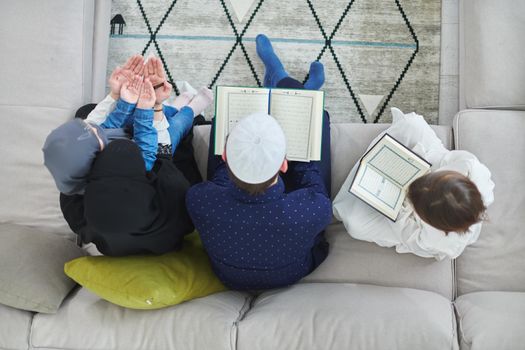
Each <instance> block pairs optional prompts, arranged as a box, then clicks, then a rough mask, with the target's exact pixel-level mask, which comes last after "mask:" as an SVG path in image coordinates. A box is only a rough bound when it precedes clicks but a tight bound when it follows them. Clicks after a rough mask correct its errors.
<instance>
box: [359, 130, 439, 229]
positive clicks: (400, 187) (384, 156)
mask: <svg viewBox="0 0 525 350" xmlns="http://www.w3.org/2000/svg"><path fill="white" fill-rule="evenodd" d="M430 167H431V164H430V163H428V162H427V161H426V160H424V159H423V158H421V157H420V156H418V155H417V154H416V153H414V152H412V151H411V150H410V149H408V148H407V147H405V146H404V145H403V144H401V143H399V142H398V141H396V140H395V139H394V138H393V137H391V136H390V135H388V134H385V135H384V136H383V137H382V138H381V139H379V141H378V142H377V143H376V144H375V145H373V146H372V147H371V148H370V149H369V150H368V152H366V153H365V154H364V155H363V157H362V158H361V160H360V163H359V167H358V169H357V172H356V175H355V177H354V179H353V181H352V184H351V185H350V188H349V192H350V193H352V194H354V195H355V196H357V197H358V198H360V199H361V200H363V201H364V202H365V203H367V204H368V205H370V206H372V207H373V208H374V209H376V210H378V211H379V212H380V213H382V214H383V215H385V216H386V217H388V218H389V219H391V220H393V221H395V220H396V219H397V216H398V214H399V211H400V210H401V206H402V204H403V201H404V200H405V197H406V192H407V190H408V186H409V185H410V184H411V183H412V182H413V181H415V180H416V179H417V178H419V177H421V176H423V175H425V174H426V173H428V172H429V171H430Z"/></svg>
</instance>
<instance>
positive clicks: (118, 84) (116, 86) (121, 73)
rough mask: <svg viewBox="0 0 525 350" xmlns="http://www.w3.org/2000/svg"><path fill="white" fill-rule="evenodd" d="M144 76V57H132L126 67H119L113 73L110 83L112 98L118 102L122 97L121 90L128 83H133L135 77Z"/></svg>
mask: <svg viewBox="0 0 525 350" xmlns="http://www.w3.org/2000/svg"><path fill="white" fill-rule="evenodd" d="M143 74H144V57H142V56H141V55H133V56H131V57H130V58H129V59H128V60H127V61H126V63H125V64H124V66H122V67H117V68H115V70H113V72H112V73H111V76H110V77H109V80H108V83H109V88H110V91H111V97H113V99H115V100H117V99H118V98H119V97H120V90H121V89H122V85H123V84H124V83H125V82H126V81H132V80H133V78H134V77H135V75H143Z"/></svg>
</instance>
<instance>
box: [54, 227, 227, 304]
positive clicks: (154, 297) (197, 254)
mask: <svg viewBox="0 0 525 350" xmlns="http://www.w3.org/2000/svg"><path fill="white" fill-rule="evenodd" d="M64 271H65V272H66V274H67V275H68V276H69V277H71V278H72V279H73V280H75V281H76V282H77V283H78V284H80V285H81V286H83V287H84V288H87V289H89V290H90V291H91V292H93V293H95V294H96V295H98V296H100V297H101V298H102V299H104V300H107V301H109V302H112V303H113V304H116V305H120V306H123V307H129V308H131V309H143V310H149V309H161V308H164V307H167V306H172V305H177V304H180V303H182V302H184V301H187V300H191V299H195V298H199V297H203V296H207V295H210V294H213V293H217V292H222V291H225V290H226V287H225V286H224V285H223V284H222V283H221V281H219V279H218V278H217V276H215V274H214V273H213V270H212V268H211V264H210V260H209V258H208V255H207V254H206V252H205V251H204V248H203V247H202V242H201V240H200V238H199V235H198V233H197V232H196V231H195V232H193V233H192V234H190V235H188V236H186V237H184V241H183V244H182V248H181V249H180V250H178V251H175V252H169V253H166V254H162V255H131V256H117V257H113V256H86V257H82V258H78V259H75V260H72V261H70V262H68V263H67V264H66V265H65V266H64Z"/></svg>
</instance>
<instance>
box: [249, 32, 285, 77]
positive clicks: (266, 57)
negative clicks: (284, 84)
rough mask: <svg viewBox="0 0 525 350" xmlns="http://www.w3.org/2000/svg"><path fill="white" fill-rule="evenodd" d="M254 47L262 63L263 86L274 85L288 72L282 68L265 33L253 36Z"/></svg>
mask: <svg viewBox="0 0 525 350" xmlns="http://www.w3.org/2000/svg"><path fill="white" fill-rule="evenodd" d="M255 48H256V50H257V54H258V55H259V57H260V58H261V61H263V63H264V68H265V73H264V86H266V87H275V86H276V85H277V82H278V81H279V80H281V79H283V78H286V77H287V76H288V73H286V71H285V70H284V67H283V64H282V63H281V61H280V60H279V57H277V55H276V54H275V52H274V51H273V47H272V44H271V42H270V39H268V37H267V36H266V35H264V34H259V35H257V38H255Z"/></svg>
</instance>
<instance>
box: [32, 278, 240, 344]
mask: <svg viewBox="0 0 525 350" xmlns="http://www.w3.org/2000/svg"><path fill="white" fill-rule="evenodd" d="M249 300H250V298H249V297H248V296H247V295H246V294H242V293H239V292H232V291H230V292H222V293H218V294H214V295H210V296H207V297H205V298H200V299H194V300H192V301H189V302H185V303H182V304H179V305H177V306H173V307H169V308H166V309H162V310H131V309H125V308H122V307H120V306H116V305H113V304H110V303H108V302H107V301H104V300H102V299H100V298H99V297H97V296H96V295H94V294H91V293H90V292H88V291H87V290H86V289H83V288H82V289H78V290H76V291H75V292H73V293H72V295H71V296H70V297H69V298H68V299H66V301H65V302H64V305H62V307H61V308H60V310H59V311H58V313H57V314H55V315H45V314H36V315H35V317H34V319H33V324H32V327H31V339H30V341H31V346H32V347H33V348H45V349H92V350H107V349H112V350H136V349H228V350H230V349H232V346H231V342H232V339H234V335H235V331H236V327H235V324H236V322H237V321H238V318H239V315H241V314H242V313H243V310H244V309H245V308H247V307H248V305H249Z"/></svg>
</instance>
